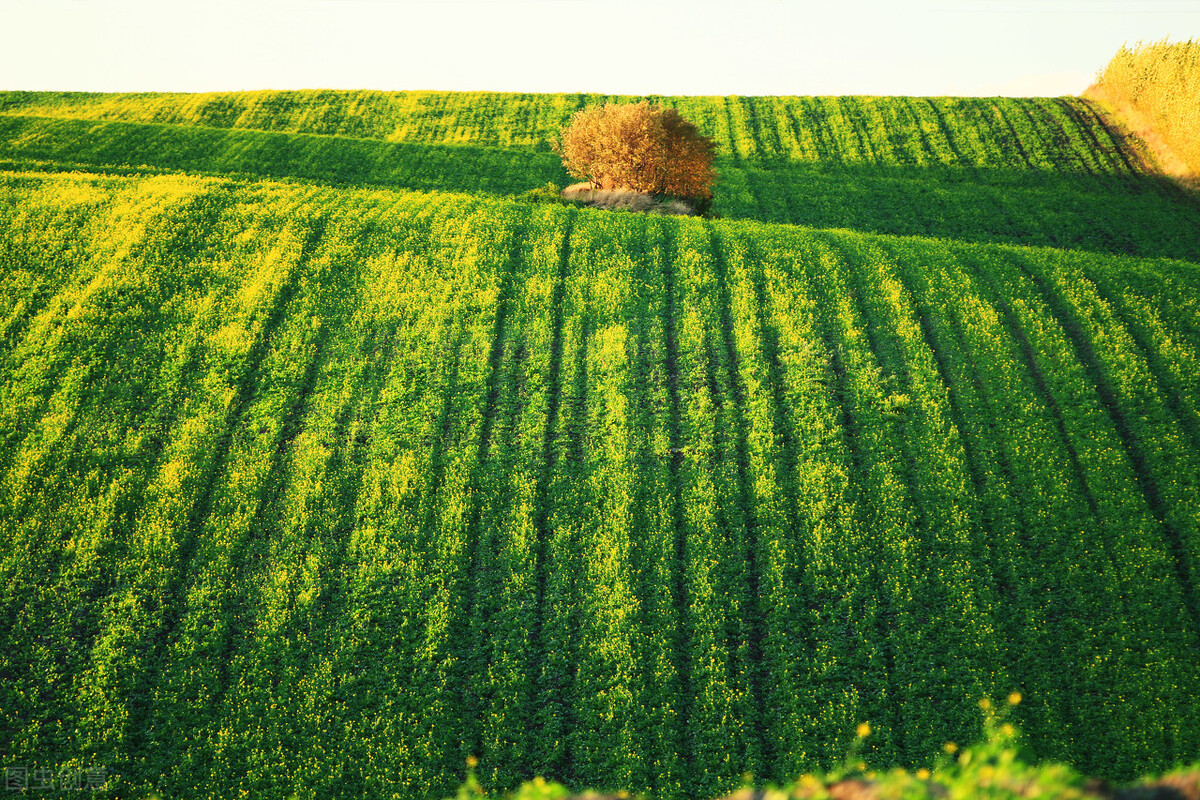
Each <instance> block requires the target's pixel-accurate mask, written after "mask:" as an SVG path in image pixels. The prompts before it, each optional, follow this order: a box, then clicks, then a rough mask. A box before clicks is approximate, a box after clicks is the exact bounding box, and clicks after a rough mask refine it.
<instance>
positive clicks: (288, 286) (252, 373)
mask: <svg viewBox="0 0 1200 800" xmlns="http://www.w3.org/2000/svg"><path fill="white" fill-rule="evenodd" d="M326 223H327V220H326V218H325V217H323V216H322V217H317V218H316V219H315V220H312V221H311V222H310V227H309V228H308V231H307V234H306V238H305V241H304V242H303V244H302V246H301V250H300V254H299V257H298V258H297V260H296V262H295V263H294V264H293V265H292V267H291V269H290V270H289V272H288V275H287V278H286V280H285V282H284V283H283V284H282V285H281V286H280V287H279V288H278V290H277V292H276V295H275V297H274V298H273V299H272V302H271V307H270V308H269V310H268V311H267V314H266V319H265V320H264V322H263V326H262V329H261V330H260V332H259V334H258V336H257V337H256V339H255V341H254V344H253V345H252V346H251V349H250V351H249V352H248V354H247V356H246V359H245V362H244V363H245V368H244V371H243V374H242V375H241V376H240V379H239V380H238V381H237V384H236V387H235V390H234V397H233V400H232V402H231V403H230V404H229V406H228V410H227V411H226V412H225V417H224V421H223V424H222V427H221V433H220V434H219V435H218V437H217V439H216V441H215V442H214V444H213V453H212V455H211V456H210V457H209V459H208V460H207V462H206V464H205V467H204V477H203V478H202V479H201V480H200V481H199V482H198V487H199V491H198V494H197V497H196V500H195V502H194V503H193V504H192V506H191V509H190V511H189V514H188V519H187V522H186V524H185V526H184V533H183V537H182V539H181V541H180V542H179V545H178V549H177V551H176V556H175V559H176V561H175V566H174V568H173V569H172V570H171V574H170V577H169V579H168V583H167V586H166V587H165V592H164V593H165V597H164V598H163V599H162V610H161V618H160V619H159V621H158V622H157V624H156V626H155V629H154V631H153V632H152V633H151V634H150V641H149V642H148V643H146V645H145V647H146V650H147V652H146V653H145V655H144V658H143V665H144V666H143V667H142V669H141V670H140V671H139V674H138V676H137V678H136V681H135V686H136V689H135V691H133V692H132V693H131V694H130V696H129V698H128V703H129V720H130V722H129V735H128V738H127V740H126V748H125V750H126V753H125V755H126V756H127V757H130V758H133V757H135V755H136V754H138V753H139V752H141V751H142V750H143V748H144V744H145V733H146V730H147V726H146V724H145V723H146V722H147V720H146V717H147V715H148V714H149V713H150V712H151V710H152V709H151V705H150V700H151V699H152V697H153V694H154V687H155V686H156V685H157V684H158V679H159V672H160V670H161V668H162V662H163V659H164V656H165V651H166V650H167V648H168V647H169V646H170V641H171V637H172V635H173V633H174V630H175V628H176V627H177V626H178V624H179V623H180V621H181V619H182V617H183V614H184V613H185V608H184V606H185V604H186V601H187V597H186V591H187V590H186V587H187V583H188V580H189V578H190V577H191V573H192V569H191V564H192V559H193V556H194V555H195V553H196V549H197V547H198V545H199V542H198V537H199V534H200V529H201V528H202V527H203V526H204V523H205V522H206V521H207V520H208V518H209V516H210V514H211V512H212V506H213V501H214V492H215V488H216V486H217V484H218V479H219V478H220V476H221V475H222V474H223V473H224V471H225V468H226V463H227V460H228V457H229V455H230V450H231V448H232V446H233V436H234V431H235V430H236V428H237V426H238V424H239V423H240V422H241V420H242V418H243V416H244V415H245V413H246V411H247V409H248V408H249V406H250V403H251V401H252V399H253V397H254V392H255V389H256V388H257V387H258V384H259V382H260V378H261V370H262V369H263V366H264V364H265V362H266V358H267V354H268V352H269V350H270V347H271V344H272V343H273V341H274V338H275V334H276V332H277V331H279V329H280V327H281V326H282V324H283V321H284V318H285V316H286V313H285V312H286V310H287V308H288V306H289V305H290V303H291V301H292V299H293V298H294V297H295V296H296V293H297V291H298V289H299V273H300V272H301V271H302V270H303V269H304V268H305V267H306V266H307V264H308V262H309V261H310V260H311V259H312V257H313V253H314V251H315V250H316V248H317V247H318V246H319V244H320V241H321V237H322V235H323V234H324V231H325V226H326Z"/></svg>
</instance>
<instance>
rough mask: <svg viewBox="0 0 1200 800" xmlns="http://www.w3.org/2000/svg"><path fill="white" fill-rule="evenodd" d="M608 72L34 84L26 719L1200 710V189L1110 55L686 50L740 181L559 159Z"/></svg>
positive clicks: (225, 742) (438, 723)
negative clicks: (704, 187) (1066, 67)
mask: <svg viewBox="0 0 1200 800" xmlns="http://www.w3.org/2000/svg"><path fill="white" fill-rule="evenodd" d="M608 99H613V98H602V97H595V96H582V95H579V96H576V95H569V96H567V95H557V96H556V95H478V94H452V93H392V94H387V93H355V92H311V93H278V92H272V93H266V92H264V93H244V94H218V95H77V94H49V93H16V92H8V93H0V167H3V171H2V172H0V186H2V189H0V265H2V266H3V268H2V270H0V281H2V283H3V291H2V292H0V304H2V305H0V331H2V338H0V542H2V544H0V621H2V624H0V673H3V674H4V675H5V676H7V677H6V680H5V681H4V683H3V685H2V686H0V705H2V706H3V708H4V709H5V710H6V713H5V714H4V716H3V718H2V719H0V748H2V749H0V758H3V760H4V761H5V763H6V764H9V763H28V764H30V765H31V766H32V765H35V764H36V765H37V766H47V767H60V766H76V767H88V766H94V765H101V766H104V767H106V768H107V770H108V774H109V777H110V784H109V786H110V791H111V792H113V793H114V795H117V796H130V795H138V794H139V793H143V792H146V791H150V790H156V791H160V792H162V793H163V794H164V796H169V797H175V796H201V795H204V796H234V795H237V794H239V793H244V794H249V795H252V796H263V797H286V796H291V795H292V794H293V793H294V794H296V796H300V797H308V796H311V797H331V796H347V797H349V796H355V797H358V796H364V795H369V796H397V797H403V798H423V797H428V796H444V795H445V794H446V793H447V792H449V791H451V790H452V789H453V787H454V786H456V785H457V784H458V782H459V780H460V779H461V776H462V764H463V760H464V758H465V757H467V756H469V755H475V756H478V757H479V775H480V778H481V780H483V782H484V783H485V784H486V785H488V786H489V787H493V788H506V787H513V786H515V785H516V784H517V783H519V782H520V781H521V780H523V779H526V778H528V777H530V776H531V775H534V774H540V775H545V776H547V777H550V778H555V779H558V780H561V781H563V782H565V783H567V784H568V785H570V786H573V787H579V788H582V787H585V786H590V787H593V788H597V789H612V790H616V789H628V790H630V791H634V792H642V793H646V794H648V795H650V796H653V797H662V798H676V797H684V796H690V797H716V796H718V795H720V794H721V793H723V792H727V791H729V790H730V789H731V788H734V787H736V786H738V785H739V784H740V783H741V780H742V776H743V774H744V773H746V772H751V773H753V774H754V775H755V776H756V778H757V779H758V780H760V781H761V780H771V781H783V780H786V779H788V778H789V777H792V776H795V775H796V774H798V773H800V772H803V771H805V770H810V769H816V768H822V767H827V766H828V765H830V764H833V763H836V762H838V761H839V760H840V759H842V758H843V757H844V754H845V753H846V751H847V748H848V746H849V745H850V742H851V741H853V740H854V737H855V726H856V725H857V724H858V723H859V722H862V721H864V720H869V721H870V724H871V727H872V729H873V730H874V733H873V735H872V736H871V738H870V739H869V740H867V747H866V750H865V751H864V756H865V757H866V759H867V760H868V761H870V762H871V763H875V764H879V765H882V766H887V765H891V764H901V765H908V764H915V763H919V762H922V761H924V760H927V759H928V758H929V757H930V756H931V755H932V754H934V753H937V752H939V751H940V750H941V748H942V746H943V744H944V743H945V742H947V741H955V742H965V741H970V740H972V739H973V738H976V737H977V736H978V734H979V731H980V727H981V719H980V713H979V709H978V707H977V702H978V701H979V700H980V698H983V697H991V698H999V697H1004V696H1006V695H1008V694H1009V693H1010V692H1012V691H1019V692H1021V693H1022V694H1023V696H1024V697H1025V701H1024V702H1023V703H1022V704H1021V705H1020V706H1019V707H1018V708H1017V709H1015V711H1014V713H1015V714H1016V716H1017V718H1018V721H1019V722H1020V724H1021V727H1022V729H1023V730H1024V732H1025V735H1026V737H1027V743H1028V746H1029V747H1030V748H1031V750H1032V751H1033V752H1035V753H1036V754H1037V755H1038V756H1040V757H1045V758H1054V759H1058V760H1062V761H1068V762H1070V763H1072V764H1075V765H1078V767H1079V768H1080V769H1081V770H1083V771H1086V772H1091V773H1096V774H1101V775H1105V776H1108V777H1112V778H1116V779H1124V778H1129V777H1133V776H1135V775H1137V774H1140V773H1143V772H1147V771H1153V770H1161V769H1164V768H1166V767H1169V766H1171V765H1172V764H1174V763H1176V762H1178V761H1183V760H1195V759H1196V758H1197V757H1198V756H1200V657H1198V656H1200V596H1198V592H1200V589H1198V588H1197V585H1196V582H1197V580H1198V579H1200V578H1198V570H1200V238H1198V237H1197V236H1196V235H1195V231H1196V230H1197V228H1198V225H1200V206H1198V205H1197V201H1196V199H1195V197H1194V195H1190V194H1187V193H1185V192H1183V191H1182V190H1180V189H1179V188H1178V187H1176V186H1175V185H1174V184H1173V183H1171V182H1170V181H1167V180H1165V179H1163V178H1161V177H1160V176H1159V175H1157V173H1155V172H1154V171H1153V169H1152V165H1151V164H1150V163H1149V161H1148V157H1147V156H1146V155H1145V153H1143V152H1142V151H1141V150H1140V149H1139V147H1138V145H1137V143H1136V142H1135V141H1132V140H1127V139H1125V138H1124V137H1122V136H1121V135H1120V134H1119V133H1117V132H1115V131H1114V130H1112V129H1110V128H1109V127H1106V125H1105V123H1104V121H1103V120H1102V118H1101V117H1100V116H1099V115H1098V114H1097V113H1096V112H1095V110H1094V108H1093V107H1092V106H1091V105H1089V104H1088V103H1086V102H1084V101H1081V100H1075V99H1061V100H1000V99H980V98H963V99H946V98H932V99H924V98H653V99H657V100H661V101H663V102H668V103H670V104H672V105H675V106H677V107H678V108H680V110H681V113H684V114H685V115H686V116H688V117H689V118H691V119H694V120H695V121H696V122H697V123H698V124H700V125H701V127H702V128H703V129H704V130H705V131H706V132H707V133H709V134H710V135H712V136H714V138H715V139H716V140H717V141H718V144H719V151H718V152H719V159H718V167H719V172H720V175H721V178H720V182H719V185H718V187H717V192H716V205H715V207H716V209H717V211H719V212H720V214H721V216H722V218H721V219H713V220H702V219H692V218H689V219H677V218H661V217H653V216H646V215H637V214H618V213H610V212H601V211H595V210H591V209H576V208H567V207H559V206H543V205H534V204H530V203H525V202H521V201H519V200H517V199H514V198H513V196H514V195H517V194H519V193H521V192H523V191H525V190H527V189H529V188H533V187H535V186H538V185H540V184H543V183H545V182H547V181H558V182H560V183H561V182H562V181H563V179H564V177H565V176H564V175H563V173H562V170H561V167H560V166H559V162H558V159H557V157H556V156H555V155H554V154H553V153H552V152H551V151H550V147H549V142H550V141H551V139H552V137H553V134H554V132H555V131H556V130H557V128H558V126H560V125H561V124H562V123H563V122H564V121H565V120H566V119H567V118H569V116H570V114H571V113H572V112H573V111H574V110H575V109H577V108H580V107H583V106H584V105H587V104H591V103H596V102H603V101H605V100H608Z"/></svg>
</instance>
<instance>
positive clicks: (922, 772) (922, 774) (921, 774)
mask: <svg viewBox="0 0 1200 800" xmlns="http://www.w3.org/2000/svg"><path fill="white" fill-rule="evenodd" d="M917 777H918V778H920V779H921V780H923V781H927V780H929V770H927V769H925V768H924V767H921V768H920V769H919V770H917Z"/></svg>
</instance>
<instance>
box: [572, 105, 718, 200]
mask: <svg viewBox="0 0 1200 800" xmlns="http://www.w3.org/2000/svg"><path fill="white" fill-rule="evenodd" d="M714 148H715V145H714V144H713V141H712V139H709V138H708V137H707V136H704V135H703V134H701V133H700V131H698V130H697V129H696V126H695V125H693V124H692V123H691V122H688V121H687V120H686V119H684V118H683V117H681V116H679V112H678V111H676V110H675V109H673V108H661V107H658V106H651V105H650V104H649V103H648V102H647V101H645V100H643V101H642V102H640V103H626V104H624V105H606V106H597V107H596V108H590V109H586V110H584V111H580V112H578V113H576V114H575V116H574V117H573V118H572V119H571V122H570V124H569V125H567V126H566V127H565V128H563V130H562V138H561V141H560V142H559V143H558V146H557V150H558V153H559V155H561V156H562V160H563V166H565V167H566V168H567V172H568V173H570V174H571V175H572V176H574V177H576V178H580V179H582V180H586V181H589V182H590V183H591V184H592V185H593V186H596V187H599V188H601V189H634V190H636V191H639V192H650V193H652V194H668V195H673V196H675V197H687V198H709V197H712V184H713V180H714V178H715V174H714V172H713V150H714Z"/></svg>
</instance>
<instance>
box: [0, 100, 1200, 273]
mask: <svg viewBox="0 0 1200 800" xmlns="http://www.w3.org/2000/svg"><path fill="white" fill-rule="evenodd" d="M902 99H903V98H902ZM889 100H895V98H889ZM1017 108H1018V109H1019V108H1020V106H1017ZM1101 133H1102V131H1101ZM872 135H873V136H882V135H883V133H882V132H880V131H879V130H876V131H875V133H873V134H872ZM1093 135H1097V134H1095V132H1093ZM889 136H891V134H889ZM889 141H890V139H889ZM1016 141H1018V142H1021V141H1037V133H1036V129H1032V128H1031V129H1030V130H1029V131H1026V133H1025V139H1023V140H1022V139H1018V140H1016ZM1072 152H1073V151H1072V150H1071V149H1070V147H1067V146H1064V149H1062V150H1060V151H1058V152H1057V154H1056V155H1054V156H1053V157H1050V156H1047V157H1045V158H1044V159H1043V161H1045V162H1046V164H1045V166H1042V165H1041V162H1038V166H1037V167H1036V168H1030V167H1028V166H1019V167H991V166H988V167H978V166H960V165H957V164H955V163H936V164H929V165H922V164H920V163H912V162H911V161H904V160H901V161H884V162H880V163H868V162H864V163H843V162H841V161H837V160H834V161H831V162H826V161H816V162H814V161H780V162H776V163H766V162H763V161H734V160H731V159H723V160H721V161H720V162H719V164H718V169H719V173H720V176H719V182H718V185H717V187H716V208H717V210H718V211H719V212H720V213H721V214H723V215H724V216H726V217H730V218H738V219H756V220H759V221H765V222H780V223H793V224H801V225H806V226H810V227H818V228H832V227H838V228H851V229H856V230H860V231H868V232H875V233H891V234H898V235H917V236H936V237H943V238H955V239H965V240H970V241H982V242H1003V243H1012V244H1033V245H1045V246H1053V247H1064V248H1072V249H1082V250H1094V251H1099V252H1113V253H1126V254H1130V255H1141V256H1170V257H1175V258H1184V259H1189V260H1193V261H1200V238H1198V237H1196V236H1194V235H1192V231H1193V230H1194V229H1195V227H1196V226H1200V205H1198V204H1197V203H1196V202H1195V201H1194V200H1192V201H1189V200H1188V199H1187V198H1185V197H1182V196H1181V195H1180V194H1179V191H1178V190H1177V189H1176V188H1174V187H1173V186H1170V185H1167V184H1165V183H1163V182H1162V181H1161V180H1160V179H1158V178H1156V177H1152V176H1146V175H1140V174H1135V173H1132V172H1128V171H1126V170H1125V168H1124V166H1123V162H1121V161H1120V160H1119V159H1118V160H1116V161H1113V160H1109V161H1104V160H1103V159H1101V160H1100V161H1097V162H1096V165H1095V166H1094V168H1093V171H1091V172H1089V171H1087V170H1083V169H1077V168H1076V167H1077V165H1075V164H1074V160H1075V156H1074V155H1072ZM0 162H3V163H5V164H7V165H8V166H10V167H12V168H16V169H42V170H56V171H63V170H85V171H86V170H109V171H116V172H118V173H128V172H131V171H132V172H140V173H147V172H149V173H156V172H182V173H192V174H205V175H222V174H236V175H241V176H244V177H248V178H263V177H265V178H276V179H280V178H288V179H300V180H306V181H320V182H325V183H335V184H338V185H360V186H389V187H397V188H406V189H420V190H426V191H430V190H441V191H453V192H486V193H489V194H494V195H514V194H519V193H521V192H524V191H526V190H528V189H531V188H533V187H535V186H539V185H542V184H544V183H546V182H550V181H554V182H558V183H559V184H562V183H565V182H566V181H568V180H569V179H568V178H567V176H566V173H565V172H564V171H563V169H562V166H561V163H560V160H559V158H558V157H557V156H555V155H554V154H553V153H550V152H545V151H542V150H534V149H521V148H514V147H509V148H503V147H496V146H492V145H487V146H483V145H475V144H453V145H450V144H418V143H389V142H383V141H378V140H371V139H353V138H346V137H339V136H327V135H314V134H296V133H268V132H262V131H256V130H244V129H228V128H225V129H221V128H205V127H189V126H184V125H166V124H159V123H154V124H148V123H127V122H107V123H97V122H90V121H85V120H80V119H62V118H52V117H28V116H16V115H4V114H0Z"/></svg>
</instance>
